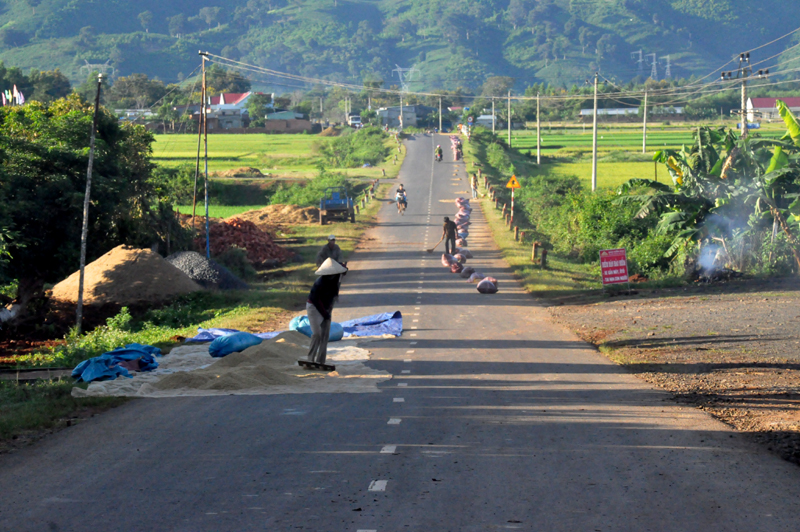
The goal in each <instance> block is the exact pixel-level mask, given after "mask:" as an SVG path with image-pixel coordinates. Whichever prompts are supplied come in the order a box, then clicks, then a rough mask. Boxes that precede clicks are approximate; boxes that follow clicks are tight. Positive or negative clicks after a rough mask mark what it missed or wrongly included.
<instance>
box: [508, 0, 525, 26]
mask: <svg viewBox="0 0 800 532" xmlns="http://www.w3.org/2000/svg"><path fill="white" fill-rule="evenodd" d="M527 4H528V2H527V1H526V0H511V2H510V3H509V4H508V20H509V22H511V25H512V26H513V27H514V29H515V30H516V29H517V26H521V25H522V24H525V20H526V19H527V15H528V5H527Z"/></svg>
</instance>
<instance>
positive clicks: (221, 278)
mask: <svg viewBox="0 0 800 532" xmlns="http://www.w3.org/2000/svg"><path fill="white" fill-rule="evenodd" d="M167 262H169V263H170V264H172V265H173V266H175V267H176V268H178V269H179V270H181V271H182V272H183V273H185V274H186V275H188V276H189V278H190V279H192V280H193V281H195V282H196V283H197V284H199V285H200V286H202V287H203V288H218V289H220V290H246V289H247V288H248V286H247V283H245V282H244V281H242V280H241V279H239V278H238V277H236V276H235V275H234V274H233V273H232V272H231V271H230V270H229V269H227V268H226V267H225V266H222V265H221V264H218V263H217V262H215V261H214V260H212V259H207V258H205V257H204V256H202V255H201V254H199V253H197V252H196V251H180V252H178V253H173V254H172V255H170V256H169V257H167Z"/></svg>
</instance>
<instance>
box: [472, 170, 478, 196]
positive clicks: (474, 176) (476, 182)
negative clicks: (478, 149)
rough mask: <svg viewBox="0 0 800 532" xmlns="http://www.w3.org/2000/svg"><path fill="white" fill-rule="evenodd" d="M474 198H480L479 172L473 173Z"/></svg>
mask: <svg viewBox="0 0 800 532" xmlns="http://www.w3.org/2000/svg"><path fill="white" fill-rule="evenodd" d="M471 184H472V199H478V176H477V174H472V181H471Z"/></svg>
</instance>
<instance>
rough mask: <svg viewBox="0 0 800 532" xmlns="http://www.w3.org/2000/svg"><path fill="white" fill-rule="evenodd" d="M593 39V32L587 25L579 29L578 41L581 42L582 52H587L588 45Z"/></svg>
mask: <svg viewBox="0 0 800 532" xmlns="http://www.w3.org/2000/svg"><path fill="white" fill-rule="evenodd" d="M591 39H592V32H591V31H590V30H589V28H587V27H586V26H583V27H582V28H581V29H579V30H578V42H579V43H580V44H581V53H582V54H585V53H586V47H587V46H589V41H591Z"/></svg>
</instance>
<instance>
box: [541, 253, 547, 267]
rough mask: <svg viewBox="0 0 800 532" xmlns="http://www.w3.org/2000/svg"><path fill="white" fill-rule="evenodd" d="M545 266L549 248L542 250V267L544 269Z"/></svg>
mask: <svg viewBox="0 0 800 532" xmlns="http://www.w3.org/2000/svg"><path fill="white" fill-rule="evenodd" d="M545 268H547V250H546V249H543V250H542V269H543V270H544V269H545Z"/></svg>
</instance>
